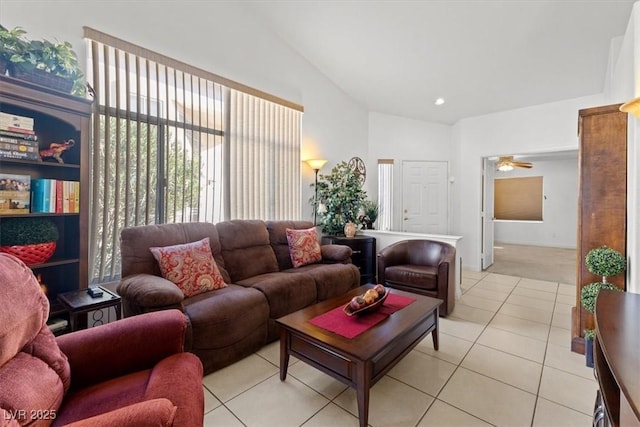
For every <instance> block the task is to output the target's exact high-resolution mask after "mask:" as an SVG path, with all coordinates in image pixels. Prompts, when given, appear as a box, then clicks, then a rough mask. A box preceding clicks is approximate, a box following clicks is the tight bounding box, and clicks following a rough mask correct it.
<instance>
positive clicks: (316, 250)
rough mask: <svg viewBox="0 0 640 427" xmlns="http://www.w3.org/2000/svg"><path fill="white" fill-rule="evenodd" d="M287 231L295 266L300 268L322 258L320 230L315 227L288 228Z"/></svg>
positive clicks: (292, 260) (290, 252) (290, 253)
mask: <svg viewBox="0 0 640 427" xmlns="http://www.w3.org/2000/svg"><path fill="white" fill-rule="evenodd" d="M286 232H287V243H288V244H289V255H290V256H291V262H292V263H293V266H294V267H296V268H298V267H302V266H303V265H307V264H313V263H315V262H319V261H321V260H322V254H321V252H320V243H318V232H317V231H316V229H315V227H313V228H309V229H306V230H293V229H291V228H287V229H286Z"/></svg>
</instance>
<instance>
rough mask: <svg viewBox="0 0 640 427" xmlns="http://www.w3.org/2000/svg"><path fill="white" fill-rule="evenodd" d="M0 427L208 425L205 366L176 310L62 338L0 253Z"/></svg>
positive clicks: (18, 266)
mask: <svg viewBox="0 0 640 427" xmlns="http://www.w3.org/2000/svg"><path fill="white" fill-rule="evenodd" d="M0 301H1V302H2V309H1V310H0V426H3V427H4V426H12V427H13V426H21V425H29V426H49V425H53V426H58V425H71V426H74V427H79V426H98V425H99V426H114V427H115V426H151V425H153V426H189V427H191V426H201V425H202V423H203V416H204V397H203V389H202V364H201V363H200V360H199V359H198V358H197V357H195V356H194V355H193V354H191V353H185V352H183V344H184V333H185V330H186V319H185V317H184V315H183V314H182V313H181V312H180V311H178V310H166V311H161V312H155V313H148V314H144V315H141V316H135V317H132V318H127V319H123V320H119V321H117V322H114V323H109V324H107V325H103V326H97V327H95V328H90V329H87V330H83V331H78V332H73V333H70V334H67V335H63V336H61V337H58V338H55V337H54V336H53V334H52V333H51V332H50V331H49V328H48V327H47V326H46V320H47V317H48V314H49V302H48V300H47V298H46V297H45V296H44V295H43V294H42V292H41V291H40V287H39V285H38V282H37V281H36V279H35V277H34V276H33V273H32V272H31V270H30V269H29V268H28V267H27V266H25V265H24V264H23V263H22V262H21V261H19V260H18V259H16V258H14V257H12V256H10V255H7V254H2V253H0Z"/></svg>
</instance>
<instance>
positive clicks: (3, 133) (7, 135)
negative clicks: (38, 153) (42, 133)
mask: <svg viewBox="0 0 640 427" xmlns="http://www.w3.org/2000/svg"><path fill="white" fill-rule="evenodd" d="M0 136H2V137H5V138H14V139H19V140H24V141H37V140H38V135H36V134H35V133H34V134H26V133H20V132H11V131H8V130H4V129H0Z"/></svg>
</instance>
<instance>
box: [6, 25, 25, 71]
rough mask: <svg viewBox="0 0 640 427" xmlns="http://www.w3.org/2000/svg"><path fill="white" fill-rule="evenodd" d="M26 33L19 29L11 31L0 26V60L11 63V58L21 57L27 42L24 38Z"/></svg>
mask: <svg viewBox="0 0 640 427" xmlns="http://www.w3.org/2000/svg"><path fill="white" fill-rule="evenodd" d="M26 33H27V32H26V31H25V30H23V29H22V28H20V27H15V28H14V29H12V30H9V29H7V28H5V27H4V26H2V25H0V58H1V59H3V60H4V61H6V62H7V63H10V62H11V58H12V57H13V56H14V55H16V58H17V57H19V56H21V55H22V54H23V52H24V51H25V49H26V48H27V46H28V45H29V42H28V41H27V40H26V38H25V36H24V35H25V34H26Z"/></svg>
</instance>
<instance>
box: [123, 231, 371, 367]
mask: <svg viewBox="0 0 640 427" xmlns="http://www.w3.org/2000/svg"><path fill="white" fill-rule="evenodd" d="M311 226H312V223H311V222H308V221H267V222H264V221H259V220H233V221H225V222H220V223H217V224H215V225H214V224H211V223H184V224H162V225H145V226H138V227H129V228H126V229H124V230H122V233H121V236H120V238H121V253H122V280H121V282H120V284H119V285H118V293H119V294H120V295H121V296H122V302H123V311H124V315H125V316H133V315H136V314H141V313H145V312H149V311H157V310H165V309H169V308H178V309H180V310H182V312H183V313H185V315H186V316H187V319H188V320H189V327H188V329H187V339H186V344H185V349H186V350H187V351H191V352H193V353H194V354H196V355H197V356H198V357H199V358H200V360H201V361H202V364H203V366H204V372H205V373H209V372H213V371H215V370H217V369H220V368H222V367H224V366H227V365H229V364H231V363H233V362H235V361H237V360H239V359H241V358H243V357H245V356H247V355H249V354H251V353H253V352H255V351H256V350H258V349H259V348H260V347H262V346H263V345H264V344H266V343H267V342H270V341H273V340H275V339H277V338H278V336H279V332H278V329H277V327H276V324H275V320H276V319H277V318H279V317H281V316H284V315H286V314H289V313H292V312H294V311H296V310H299V309H301V308H304V307H307V306H309V305H311V304H314V303H316V302H318V301H322V300H324V299H327V298H330V297H333V296H336V295H340V294H342V293H344V292H346V291H348V290H349V289H352V288H355V287H357V286H358V285H359V283H360V273H359V271H358V268H357V267H355V266H354V265H353V264H351V248H349V247H347V246H342V245H324V246H321V250H322V261H321V262H320V263H317V264H311V265H306V266H303V267H299V268H293V266H292V263H291V259H290V257H289V248H288V244H287V237H286V233H285V230H286V229H287V228H293V229H305V228H310V227H311ZM205 237H208V238H209V242H210V245H211V252H212V253H213V256H214V259H215V261H216V264H217V265H218V268H219V269H220V272H221V274H222V276H223V278H224V281H225V283H227V284H228V287H226V288H222V289H218V290H215V291H210V292H205V293H202V294H199V295H195V296H192V297H190V298H185V297H184V295H183V294H182V291H180V289H178V287H177V286H175V285H174V284H173V283H171V282H169V281H168V280H165V279H163V278H162V276H161V274H160V270H159V268H158V265H157V262H156V260H155V259H154V257H153V255H152V254H151V252H150V251H149V248H150V247H152V246H170V245H176V244H182V243H189V242H194V241H197V240H201V239H203V238H205Z"/></svg>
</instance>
